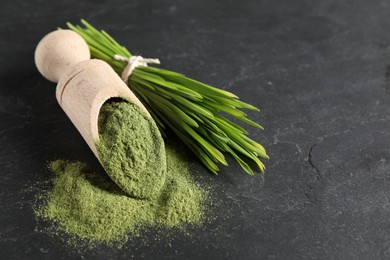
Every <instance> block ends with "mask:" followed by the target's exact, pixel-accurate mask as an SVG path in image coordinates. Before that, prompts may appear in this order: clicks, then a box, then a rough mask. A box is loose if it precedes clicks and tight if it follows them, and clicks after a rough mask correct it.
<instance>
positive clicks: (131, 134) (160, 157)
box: [96, 100, 166, 199]
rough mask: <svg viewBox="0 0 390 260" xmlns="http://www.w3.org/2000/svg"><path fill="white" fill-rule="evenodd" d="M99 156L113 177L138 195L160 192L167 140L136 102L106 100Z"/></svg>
mask: <svg viewBox="0 0 390 260" xmlns="http://www.w3.org/2000/svg"><path fill="white" fill-rule="evenodd" d="M98 126H99V141H98V142H97V144H96V147H97V150H98V154H99V159H100V162H101V164H102V165H103V167H104V169H105V170H106V172H107V173H108V175H109V176H110V177H111V179H112V180H113V181H114V182H115V183H116V184H117V185H118V186H119V187H120V188H121V189H122V190H123V191H124V192H126V193H127V194H129V195H130V196H132V197H135V198H143V199H145V198H150V197H154V196H156V195H158V193H159V191H160V188H161V187H162V186H163V184H164V181H165V173H166V158H165V150H164V141H163V139H162V137H161V134H160V132H159V129H158V127H157V125H156V123H155V122H154V121H153V120H152V119H151V117H150V116H148V115H147V114H146V113H145V112H144V111H143V110H142V109H141V108H139V107H138V106H137V105H135V104H133V103H131V102H126V101H123V100H121V101H118V100H110V101H108V102H106V103H105V104H104V105H103V106H102V108H101V109H100V113H99V120H98Z"/></svg>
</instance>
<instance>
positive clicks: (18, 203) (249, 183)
mask: <svg viewBox="0 0 390 260" xmlns="http://www.w3.org/2000/svg"><path fill="white" fill-rule="evenodd" d="M81 17H84V18H86V19H87V20H88V21H90V22H91V23H93V24H94V25H96V26H99V27H101V28H104V29H106V30H107V31H108V32H110V33H111V34H112V35H113V36H114V37H115V38H117V39H118V40H119V41H120V42H122V43H123V44H124V45H125V46H127V47H128V48H129V49H130V50H132V51H133V52H134V53H136V54H143V55H145V56H148V57H159V58H160V59H161V60H162V62H163V67H165V68H169V69H173V70H176V71H180V72H183V73H186V74H187V75H189V76H191V77H193V78H196V79H199V80H201V81H204V82H207V83H210V84H214V85H217V86H220V87H221V88H224V89H227V90H229V91H232V92H234V93H236V94H238V95H239V96H240V97H241V98H242V99H243V100H246V101H249V102H250V103H253V104H255V105H257V106H259V107H260V108H262V112H261V113H251V114H250V116H251V118H252V119H254V120H256V121H259V122H260V123H262V124H263V125H264V126H265V128H266V131H264V132H261V133H260V132H258V131H255V130H254V129H251V130H250V132H251V135H252V136H253V137H254V138H255V139H257V140H260V141H261V142H262V143H263V144H264V145H265V147H266V148H267V149H268V152H269V154H270V156H271V160H270V161H268V162H266V166H267V170H266V173H265V174H264V175H257V176H256V177H250V176H247V175H246V174H245V173H244V172H243V171H242V170H240V168H239V167H238V166H237V165H236V164H234V163H233V161H232V160H230V162H231V164H232V165H231V166H230V167H229V168H224V169H223V170H222V172H221V174H220V176H217V177H215V176H211V175H209V174H208V173H207V172H206V170H204V168H203V167H202V166H201V165H200V164H199V163H195V164H194V165H193V169H194V171H195V172H197V174H199V175H202V176H204V179H205V181H206V182H207V183H208V184H210V185H211V186H212V188H213V189H214V190H215V192H214V193H215V195H214V200H215V203H216V206H215V212H216V214H217V219H216V220H215V221H214V222H213V223H211V224H208V225H206V226H204V227H203V228H200V229H193V230H190V231H189V234H183V233H180V232H178V233H177V234H174V235H171V236H169V237H167V238H165V237H164V236H162V238H160V239H159V240H156V239H153V238H154V232H155V231H153V230H151V231H150V232H149V233H148V234H145V236H146V237H147V239H149V240H150V242H149V243H148V244H144V243H142V241H137V240H136V241H133V242H132V243H129V244H127V245H126V246H125V248H124V249H122V250H118V249H112V248H108V247H98V248H96V249H94V250H91V251H86V252H82V253H78V252H77V251H75V250H72V249H71V248H68V247H66V246H65V245H64V244H63V243H62V242H61V240H59V239H58V238H55V237H50V236H48V234H45V233H40V232H35V231H34V229H35V227H36V225H37V222H36V220H35V219H34V216H33V212H32V209H31V206H32V201H33V200H32V198H33V195H34V193H36V192H34V191H32V192H31V191H29V192H27V191H26V190H25V189H26V188H27V187H29V186H31V185H32V184H33V183H34V182H35V181H36V180H38V179H47V178H49V176H50V175H49V173H48V172H47V171H46V170H45V162H46V161H47V160H51V159H55V158H68V159H75V160H81V161H87V162H88V163H90V164H92V165H95V166H96V164H97V163H96V160H95V159H94V157H93V155H92V153H91V152H90V151H89V150H88V147H87V146H86V144H85V143H84V141H83V140H82V138H81V137H80V136H79V134H78V132H77V131H76V130H75V128H74V127H73V125H72V124H71V123H70V121H69V120H68V119H67V118H66V116H65V114H64V113H63V112H62V110H61V109H60V108H59V106H58V105H57V103H56V100H55V98H54V88H55V86H54V84H51V83H50V82H48V81H46V80H45V79H44V78H43V77H41V76H40V75H39V73H38V72H37V71H36V69H35V66H34V62H33V52H34V48H35V45H36V44H37V43H38V41H39V40H40V39H41V37H42V36H43V35H45V34H46V33H48V32H50V31H52V30H53V29H55V28H56V27H57V26H64V24H65V22H66V21H71V22H78V19H79V18H81ZM389 17H390V2H389V1H387V0H370V1H369V0H366V1H363V0H348V1H332V0H326V1H325V0H324V1H290V0H279V1H271V0H269V1H265V0H264V1H235V0H229V1H180V2H179V1H177V2H176V1H169V0H166V1H160V0H159V1H157V0H155V1H142V0H137V1H125V0H121V1H105V0H100V1H85V2H81V1H75V0H72V1H63V2H61V1H25V0H14V1H1V8H0V50H1V55H0V133H1V134H0V147H1V149H0V186H1V189H0V259H62V258H71V259H81V258H83V259H111V258H117V259H129V258H135V259H140V258H145V259H148V258H154V259H261V258H268V259H386V258H389V257H390V217H389V216H390V202H389V198H390V171H389V170H390V134H389V128H390V19H389Z"/></svg>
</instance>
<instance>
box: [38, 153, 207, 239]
mask: <svg viewBox="0 0 390 260" xmlns="http://www.w3.org/2000/svg"><path fill="white" fill-rule="evenodd" d="M166 155H167V169H168V170H167V180H166V182H165V184H164V186H163V188H162V189H161V191H160V192H161V193H160V194H159V192H158V191H155V192H156V193H157V194H159V196H156V197H154V198H153V199H150V200H140V199H135V198H131V197H128V196H126V194H124V193H123V191H122V190H121V189H119V188H118V187H117V185H115V183H113V182H112V181H111V180H110V179H109V178H107V177H106V176H104V175H103V176H101V175H98V174H96V173H94V172H93V171H92V170H91V169H90V168H89V167H88V166H87V165H86V164H85V163H81V162H69V161H65V160H57V161H53V162H51V163H50V164H49V169H50V171H52V172H53V173H54V174H55V176H54V178H53V188H52V189H51V190H50V191H48V192H47V194H46V195H45V196H43V197H44V202H43V203H42V204H40V205H38V207H37V208H36V210H35V213H36V215H37V216H38V217H40V218H43V219H44V220H50V221H51V223H52V224H53V226H52V227H51V231H54V232H55V233H57V234H58V233H63V232H65V233H66V234H68V235H70V238H71V240H70V241H77V240H75V239H74V238H78V239H82V240H84V241H85V242H87V244H90V245H93V244H95V243H105V244H109V245H110V244H111V245H112V244H115V245H117V246H122V245H123V244H124V243H125V242H126V241H127V240H128V239H129V236H130V237H131V236H132V235H137V233H138V232H139V231H140V230H141V229H142V228H143V227H146V226H162V227H167V228H172V227H184V226H185V225H186V224H195V225H197V224H201V223H202V222H203V221H204V220H205V208H204V205H205V204H204V202H205V199H206V198H207V196H208V192H207V191H206V190H204V189H202V188H201V187H200V186H199V185H198V184H197V183H195V182H194V181H193V180H192V178H191V175H190V174H189V172H188V167H187V162H186V160H185V158H184V157H183V155H182V154H181V153H180V151H178V150H177V148H176V147H175V146H167V149H166ZM151 189H155V190H157V189H158V188H157V187H151ZM49 223H50V222H49ZM59 231H60V232H59ZM76 243H77V242H76Z"/></svg>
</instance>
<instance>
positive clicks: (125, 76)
mask: <svg viewBox="0 0 390 260" xmlns="http://www.w3.org/2000/svg"><path fill="white" fill-rule="evenodd" d="M114 59H116V60H118V61H125V62H127V66H126V67H125V69H124V70H123V72H122V76H121V77H122V80H123V81H124V82H125V83H127V81H128V80H129V77H130V75H131V73H133V70H134V69H135V68H137V67H147V66H148V64H160V60H159V59H149V58H144V57H142V56H131V57H130V58H127V57H124V56H122V55H119V54H115V55H114Z"/></svg>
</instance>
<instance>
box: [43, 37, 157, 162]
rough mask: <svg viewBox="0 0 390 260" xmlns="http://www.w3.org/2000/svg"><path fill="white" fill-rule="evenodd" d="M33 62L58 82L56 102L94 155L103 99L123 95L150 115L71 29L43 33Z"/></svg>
mask: <svg viewBox="0 0 390 260" xmlns="http://www.w3.org/2000/svg"><path fill="white" fill-rule="evenodd" d="M35 64H36V66H37V68H38V70H39V72H40V73H41V74H42V75H43V76H44V77H45V78H47V79H48V80H50V81H53V82H58V84H57V88H56V97H57V101H58V103H59V104H60V106H61V107H62V109H63V110H64V111H65V113H66V114H67V115H68V117H69V118H70V120H71V121H72V122H73V124H74V125H75V126H76V128H77V130H78V131H79V132H80V134H81V135H82V136H83V138H84V140H85V141H86V142H87V144H88V146H89V147H90V148H91V150H92V152H93V153H94V154H95V156H96V157H97V158H99V156H98V152H97V149H96V145H95V143H96V142H97V141H98V140H99V132H98V116H99V111H100V108H101V107H102V105H103V104H104V102H106V101H107V100H108V99H110V98H115V97H117V98H122V99H124V100H128V101H130V102H132V103H134V104H136V105H138V106H139V107H140V108H142V109H143V110H144V111H145V113H146V114H147V115H149V116H150V114H149V113H148V111H147V110H146V108H145V107H144V106H143V105H142V103H141V102H140V101H139V99H138V98H137V97H136V96H135V95H134V93H133V92H131V90H130V89H129V88H128V87H127V86H126V84H125V83H124V82H123V81H122V79H121V78H120V77H119V76H118V75H117V74H116V73H115V71H114V70H113V69H112V68H111V67H110V65H108V64H107V63H106V62H104V61H102V60H97V59H92V60H91V59H90V52H89V48H88V45H87V43H86V42H85V41H84V39H83V38H82V37H81V36H80V35H78V34H77V33H75V32H73V31H71V30H57V31H54V32H51V33H49V34H48V35H46V36H45V37H44V38H43V39H42V40H41V41H40V42H39V43H38V46H37V48H36V50H35Z"/></svg>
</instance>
